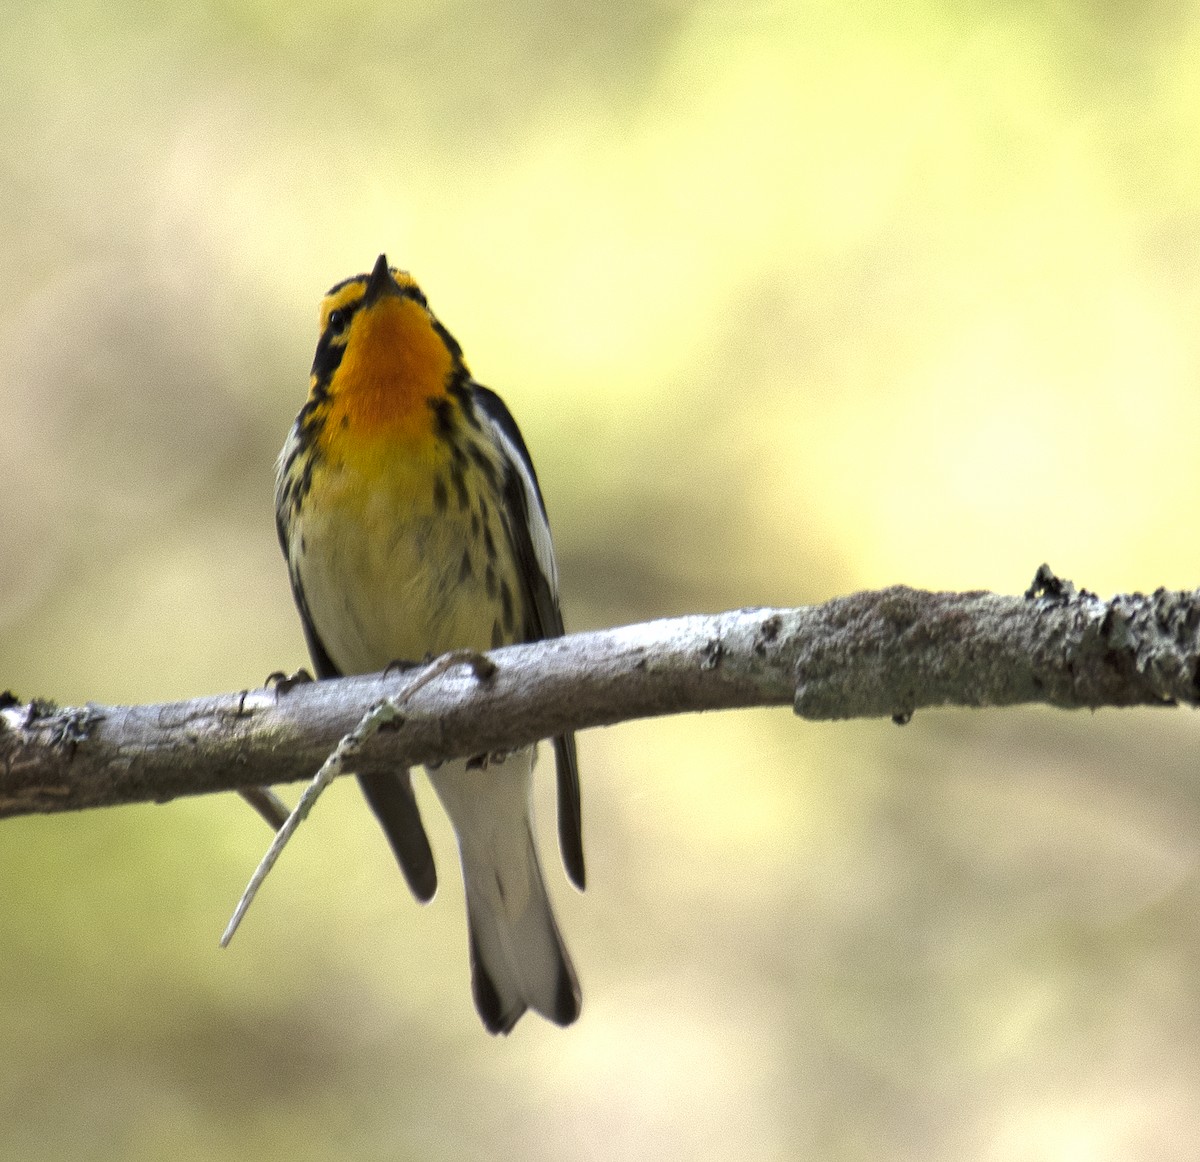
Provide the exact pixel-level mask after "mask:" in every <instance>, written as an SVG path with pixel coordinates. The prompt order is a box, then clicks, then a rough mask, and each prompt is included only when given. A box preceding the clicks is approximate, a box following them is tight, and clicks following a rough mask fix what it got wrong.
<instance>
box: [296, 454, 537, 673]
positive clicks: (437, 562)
mask: <svg viewBox="0 0 1200 1162" xmlns="http://www.w3.org/2000/svg"><path fill="white" fill-rule="evenodd" d="M442 468H444V466H442ZM442 468H439V469H438V471H441V470H442ZM435 477H436V472H434V471H431V469H430V466H429V465H427V464H426V465H421V464H414V463H413V462H412V461H411V460H410V459H409V458H406V457H404V456H402V455H400V454H399V453H397V454H395V455H392V456H388V455H387V454H386V453H385V454H384V462H383V463H379V462H373V463H371V464H370V465H360V466H358V467H348V466H347V465H346V464H345V463H338V462H326V463H324V464H322V465H321V467H320V468H319V469H318V470H317V471H315V472H314V474H313V482H312V488H311V491H310V493H309V496H308V498H307V500H306V503H305V504H304V505H303V508H302V511H301V513H300V514H298V516H297V520H296V524H295V527H294V528H293V532H292V537H291V553H290V557H291V560H292V565H293V568H294V569H295V571H296V573H297V575H298V576H299V579H300V583H301V586H302V587H303V590H304V595H305V599H306V601H307V604H308V609H309V613H310V615H311V617H312V620H313V625H314V628H315V629H316V632H317V635H318V636H319V637H320V639H321V642H322V643H323V644H324V646H325V649H326V651H327V653H328V654H329V656H330V659H331V660H332V661H333V663H334V664H335V665H336V666H337V667H338V669H339V670H340V671H341V672H342V673H346V674H355V673H371V672H374V671H377V670H381V669H383V668H384V667H385V666H387V665H388V664H389V663H390V662H393V661H419V660H421V659H422V658H423V657H424V656H425V655H426V654H434V655H436V654H441V653H444V652H445V651H447V650H451V649H460V648H471V649H478V650H486V649H489V648H491V647H492V646H493V645H494V644H497V637H498V636H499V637H500V639H501V640H511V634H510V633H508V632H506V631H505V627H504V605H503V603H502V601H501V598H500V585H501V583H502V582H503V583H504V584H506V585H507V586H508V593H509V595H510V596H511V595H514V594H515V593H516V574H515V569H514V566H513V563H512V560H511V555H510V554H509V552H508V550H507V545H506V544H505V543H504V540H503V538H501V537H499V536H498V535H497V532H498V530H497V528H496V523H495V519H494V516H493V517H492V522H491V531H492V536H491V541H492V544H493V546H494V554H493V559H492V560H491V561H490V562H489V555H488V551H487V548H486V545H485V541H484V538H483V535H482V531H483V521H482V518H481V509H483V510H485V511H484V514H483V515H486V509H487V506H486V504H485V505H480V503H479V497H478V495H477V490H475V489H471V490H469V503H468V504H467V506H466V507H465V508H464V507H462V506H461V505H460V503H459V501H458V497H457V494H456V492H455V490H454V489H452V488H450V487H448V485H447V484H446V482H445V480H444V479H443V486H442V498H441V502H440V503H439V501H438V500H435V486H434V480H435ZM472 518H474V522H473V519H472ZM489 564H490V569H489ZM489 574H490V576H489Z"/></svg>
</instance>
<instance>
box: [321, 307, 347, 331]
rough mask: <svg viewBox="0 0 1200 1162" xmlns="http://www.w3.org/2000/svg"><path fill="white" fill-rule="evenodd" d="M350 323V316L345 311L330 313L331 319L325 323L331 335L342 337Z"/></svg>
mask: <svg viewBox="0 0 1200 1162" xmlns="http://www.w3.org/2000/svg"><path fill="white" fill-rule="evenodd" d="M349 321H350V316H349V315H348V314H346V312H345V311H330V312H329V318H328V320H326V323H325V330H326V331H328V332H329V334H331V335H340V334H341V333H342V332H343V331H344V330H345V329H346V324H347V323H348V322H349Z"/></svg>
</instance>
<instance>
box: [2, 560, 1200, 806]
mask: <svg viewBox="0 0 1200 1162" xmlns="http://www.w3.org/2000/svg"><path fill="white" fill-rule="evenodd" d="M487 657H488V658H489V659H490V660H491V661H492V662H494V663H495V665H494V668H493V669H492V671H491V672H490V673H488V672H487V669H488V667H484V666H473V665H471V664H470V663H464V664H459V665H455V666H447V667H445V670H444V672H439V673H438V674H437V676H436V677H433V678H432V679H431V680H428V681H422V680H421V674H422V672H423V670H424V667H417V668H414V669H408V670H404V671H397V670H396V669H393V670H392V671H391V672H390V673H389V674H386V675H373V676H369V677H359V678H342V679H337V680H334V681H328V682H319V683H314V684H300V685H295V686H292V687H290V688H287V689H262V690H253V691H243V692H240V693H235V694H224V695H220V696H218V697H211V698H198V699H194V700H192V701H188V702H175V703H163V704H158V705H147V706H93V705H88V706H86V707H82V708H74V709H60V708H56V707H53V706H51V705H49V704H46V703H42V702H38V701H36V700H35V701H34V702H31V703H21V702H18V701H16V700H15V699H13V698H12V697H11V696H7V697H4V698H3V699H2V700H0V817H2V816H8V815H21V814H28V813H32V812H49V811H68V810H78V809H82V808H87V807H102V806H114V805H116V804H120V803H135V802H145V801H155V802H163V801H166V800H169V799H173V798H175V797H176V796H179V795H196V794H204V793H208V792H213V791H229V790H237V789H241V788H244V787H248V786H259V785H264V786H265V785H271V784H276V783H284V782H290V781H295V780H301V779H309V778H311V777H312V775H313V774H314V772H315V771H316V770H317V769H318V768H319V767H321V765H322V763H323V762H324V761H325V759H326V758H327V757H328V756H329V755H330V753H331V752H332V751H333V750H334V749H335V747H336V746H337V744H338V742H339V740H341V739H342V738H343V737H344V736H346V735H347V734H349V733H350V732H351V731H353V730H354V729H355V728H356V726H358V725H359V724H360V722H361V721H362V719H363V716H364V714H365V713H366V712H367V711H368V710H369V709H370V708H371V707H372V706H374V705H376V704H377V703H379V702H380V701H381V700H383V699H386V698H389V697H395V696H397V695H400V701H399V702H398V707H397V708H398V711H399V713H398V715H397V716H393V717H392V720H391V721H390V722H389V723H388V724H387V726H386V727H384V728H383V729H380V730H378V731H377V732H376V733H374V734H373V735H372V736H371V737H370V738H369V740H368V741H367V742H366V743H365V744H364V745H363V747H362V749H361V751H359V752H356V754H355V756H354V766H353V767H351V768H349V769H362V768H363V766H364V765H366V764H371V765H375V764H391V765H406V766H413V765H417V764H423V763H430V762H436V761H439V760H443V759H449V758H455V757H462V756H468V755H479V754H487V753H492V752H497V751H505V750H510V749H513V748H516V747H518V746H521V745H523V744H525V743H528V742H530V741H532V740H534V739H540V738H549V737H552V736H553V735H556V734H560V733H562V732H564V731H567V730H571V729H584V728H587V727H593V726H607V725H611V724H613V723H617V722H622V721H625V720H628V719H634V718H646V717H651V716H654V715H661V714H677V713H683V712H688V711H699V710H715V709H728V708H734V707H744V706H774V705H791V706H792V707H793V708H794V710H795V712H796V713H797V714H798V715H800V716H802V717H804V718H810V719H835V718H857V717H877V716H884V715H890V716H892V717H894V718H896V719H897V721H906V720H907V719H908V717H909V716H911V715H912V714H913V713H914V712H915V711H917V710H921V709H923V708H925V707H932V706H965V707H980V706H1011V705H1014V704H1017V703H1032V702H1040V703H1046V704H1049V705H1051V706H1056V707H1060V708H1063V709H1076V708H1085V707H1086V708H1096V707H1100V706H1141V705H1154V706H1163V705H1177V704H1185V705H1195V704H1196V703H1197V699H1198V697H1200V689H1198V676H1200V590H1194V591H1191V592H1166V591H1163V590H1159V591H1158V592H1156V593H1154V594H1151V595H1142V594H1137V593H1135V594H1131V595H1119V596H1116V597H1113V598H1110V599H1108V600H1100V599H1099V598H1097V597H1096V596H1095V595H1093V594H1090V593H1087V592H1086V591H1080V592H1077V591H1075V590H1074V588H1073V587H1072V586H1071V585H1070V583H1069V582H1063V581H1060V580H1058V579H1057V578H1055V577H1054V576H1053V574H1051V573H1050V572H1049V570H1048V569H1045V567H1043V569H1042V570H1039V572H1038V576H1037V578H1036V579H1035V582H1034V585H1033V586H1031V588H1030V590H1029V592H1028V593H1026V594H1025V595H1024V596H1022V597H1006V596H1000V595H997V594H994V593H983V592H974V593H930V592H924V591H920V590H914V589H908V588H905V587H902V586H895V587H892V588H889V589H883V590H879V591H874V592H864V593H856V594H852V595H851V596H848V597H842V598H838V599H836V600H833V601H829V602H827V603H825V604H824V605H818V606H808V607H802V608H797V609H743V610H734V611H730V612H728V613H721V614H715V615H711V616H699V615H697V616H689V617H680V618H673V619H670V620H665V621H656V622H650V623H647V624H644V625H632V626H625V627H623V628H619V629H611V630H603V631H600V632H595V633H584V634H575V635H572V636H570V637H565V638H559V639H556V640H554V641H548V642H539V643H536V644H533V645H524V646H512V647H509V648H507V649H502V650H496V651H493V652H492V653H490V654H489V655H487ZM406 689H409V690H410V691H411V695H410V696H409V697H407V698H405V697H404V695H403V692H404V691H405V690H406Z"/></svg>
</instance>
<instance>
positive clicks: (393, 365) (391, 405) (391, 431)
mask: <svg viewBox="0 0 1200 1162" xmlns="http://www.w3.org/2000/svg"><path fill="white" fill-rule="evenodd" d="M453 369H454V359H453V356H452V355H451V353H450V351H449V350H447V348H446V344H445V343H444V342H443V341H442V339H441V336H440V335H439V334H438V333H437V331H436V330H435V329H434V326H433V320H432V319H431V317H430V315H429V313H428V311H426V310H425V308H424V307H422V306H421V304H420V303H418V302H415V301H414V300H413V299H410V298H404V297H400V296H398V295H394V294H393V295H385V296H383V297H382V298H380V299H379V300H378V301H376V302H375V303H373V304H372V305H371V306H370V307H364V308H360V309H359V310H358V311H356V312H355V315H354V318H353V321H352V325H351V327H350V333H349V335H348V336H347V338H346V352H345V354H344V355H343V356H342V361H341V365H340V366H339V367H338V369H337V371H336V372H335V373H334V375H333V380H332V382H331V384H330V389H331V391H330V394H331V396H332V408H331V416H330V418H331V420H332V421H333V427H334V430H336V427H337V425H339V424H340V423H341V421H342V418H343V417H345V419H346V421H347V426H348V427H351V428H352V429H353V430H354V431H356V432H357V433H358V434H359V435H361V436H371V435H375V434H379V435H388V436H395V437H403V436H408V437H409V438H413V437H419V436H421V435H425V434H429V433H430V432H431V431H432V424H433V413H432V412H431V410H430V408H429V403H428V400H429V399H430V397H440V396H443V395H445V394H446V386H447V381H448V379H449V376H450V373H451V372H452V371H453Z"/></svg>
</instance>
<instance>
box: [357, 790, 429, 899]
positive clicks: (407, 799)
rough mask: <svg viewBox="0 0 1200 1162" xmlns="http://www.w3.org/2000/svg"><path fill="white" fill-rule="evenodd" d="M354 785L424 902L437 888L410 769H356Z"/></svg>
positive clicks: (412, 886)
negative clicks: (359, 788)
mask: <svg viewBox="0 0 1200 1162" xmlns="http://www.w3.org/2000/svg"><path fill="white" fill-rule="evenodd" d="M358 785H359V786H360V787H362V791H363V794H364V795H365V796H366V797H367V802H368V803H370V804H371V810H372V811H374V812H375V818H376V819H378V820H379V823H380V825H381V826H382V827H383V830H384V832H385V833H386V834H387V837H388V842H389V843H390V844H391V845H392V851H393V852H395V854H396V860H397V862H398V863H399V864H400V870H401V871H402V872H403V873H404V878H405V879H406V880H408V886H409V887H410V888H411V889H412V894H413V895H414V896H416V897H417V899H418V900H420V901H421V903H422V904H425V903H428V902H429V901H430V900H431V899H433V893H434V892H436V891H437V868H436V867H435V866H434V863H433V852H432V851H430V849H429V839H428V838H427V837H426V835H425V827H424V825H423V824H422V823H421V813H420V811H418V810H417V799H416V796H415V795H414V794H413V789H412V774H411V772H409V771H408V770H402V771H396V770H388V771H381V772H378V773H375V772H372V773H370V774H365V775H364V774H361V773H360V774H359V776H358Z"/></svg>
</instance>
